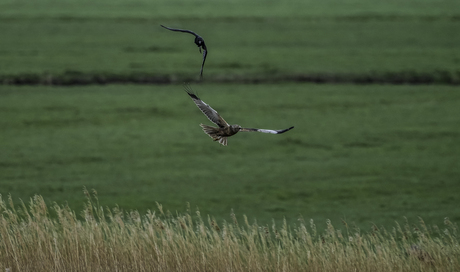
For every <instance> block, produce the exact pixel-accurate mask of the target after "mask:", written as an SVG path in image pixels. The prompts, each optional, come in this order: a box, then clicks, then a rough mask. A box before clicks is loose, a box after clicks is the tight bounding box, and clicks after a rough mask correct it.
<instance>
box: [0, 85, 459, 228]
mask: <svg viewBox="0 0 460 272" xmlns="http://www.w3.org/2000/svg"><path fill="white" fill-rule="evenodd" d="M192 87H194V89H195V91H197V92H198V93H199V95H200V96H201V98H202V99H203V100H204V101H205V102H207V103H209V104H210V105H211V106H212V107H214V109H216V110H217V111H219V112H220V113H221V114H222V116H224V118H225V119H226V120H227V121H228V122H230V123H237V124H240V125H242V126H247V127H260V128H273V129H281V128H286V127H289V126H292V125H293V126H295V129H294V130H292V131H290V132H288V133H286V134H283V135H269V134H261V133H239V134H237V135H235V136H234V137H231V138H229V145H228V146H227V147H223V146H220V145H219V144H217V143H215V142H212V140H211V138H209V137H208V136H207V135H205V134H204V133H203V132H202V131H201V128H200V127H199V126H198V125H199V124H200V123H201V122H203V123H205V124H210V122H209V121H208V120H207V119H206V117H205V116H204V115H203V114H202V113H201V112H200V111H199V110H198V108H196V106H195V105H194V104H193V102H192V101H191V100H190V98H189V97H188V96H187V94H186V93H185V92H184V91H183V87H182V86H181V85H167V86H135V85H124V86H119V85H117V86H115V85H114V86H89V87H72V88H68V87H59V88H58V87H52V88H50V87H14V86H3V87H1V92H0V95H1V97H2V99H1V100H0V110H1V113H2V117H3V118H2V120H1V124H0V126H1V127H2V133H1V134H0V142H1V149H2V152H1V155H0V167H1V169H2V171H0V175H1V176H0V179H1V180H2V185H1V186H2V194H4V195H5V194H9V193H11V194H12V195H13V197H14V198H22V199H25V200H27V199H28V198H29V197H31V196H32V195H34V194H40V195H42V196H44V197H45V199H47V200H49V201H51V200H53V201H57V202H58V203H61V204H63V203H65V202H68V203H69V205H70V206H71V207H75V208H77V209H78V208H81V205H82V204H83V199H84V196H83V194H82V193H81V191H82V188H83V186H86V187H87V188H93V189H96V190H97V191H98V192H99V198H100V201H101V205H104V206H106V205H107V206H110V207H112V206H114V205H115V204H118V205H119V206H120V207H121V208H123V209H126V210H129V209H136V210H139V211H141V212H145V210H147V209H153V208H154V207H155V206H156V204H155V202H159V203H161V204H163V206H164V208H165V209H168V210H170V211H172V212H173V213H174V211H176V210H177V211H184V210H185V208H186V203H187V202H189V203H190V205H191V207H199V209H200V210H201V211H202V214H211V215H213V216H215V217H216V218H217V219H219V220H221V219H228V216H229V214H230V212H231V209H233V210H234V212H235V213H236V214H237V215H239V216H242V215H243V214H246V215H247V216H249V218H252V219H255V218H256V219H257V220H258V221H259V222H266V223H269V222H271V219H272V218H274V219H276V220H282V219H283V217H286V218H287V219H288V220H289V222H291V223H292V222H295V220H296V219H297V218H298V216H299V215H302V216H303V217H305V218H313V219H315V221H317V222H323V223H324V222H325V220H326V219H331V220H332V221H333V222H340V220H341V219H346V220H347V221H349V222H356V224H358V225H359V226H362V227H366V226H369V225H370V224H371V222H374V223H376V224H378V225H380V224H382V225H392V224H393V221H394V220H401V219H402V217H403V216H407V217H409V218H411V219H416V217H417V216H421V217H422V218H424V220H425V221H426V222H427V223H439V222H441V221H442V220H443V218H444V217H450V218H451V219H452V220H459V219H460V217H459V214H460V211H459V208H458V205H457V203H458V201H459V196H458V193H457V192H458V189H459V183H458V182H459V180H458V177H459V174H460V167H459V166H460V165H459V160H458V154H459V152H460V150H459V148H460V147H459V145H458V143H457V141H458V137H459V135H460V127H459V126H458V124H459V122H460V108H459V107H458V105H459V103H460V101H459V100H460V93H459V92H458V89H457V88H456V87H448V86H444V87H443V86H378V85H368V86H354V85H312V84H280V85H277V84H269V85H238V84H228V85H211V84H205V85H195V86H193V85H192Z"/></svg>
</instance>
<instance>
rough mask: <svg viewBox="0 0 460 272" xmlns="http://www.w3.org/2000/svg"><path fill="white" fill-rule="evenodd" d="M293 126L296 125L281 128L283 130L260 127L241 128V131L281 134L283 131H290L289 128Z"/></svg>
mask: <svg viewBox="0 0 460 272" xmlns="http://www.w3.org/2000/svg"><path fill="white" fill-rule="evenodd" d="M293 128H294V127H290V128H287V129H281V130H272V129H260V128H240V131H245V132H251V131H256V132H262V133H271V134H281V133H285V132H286V131H289V130H291V129H293Z"/></svg>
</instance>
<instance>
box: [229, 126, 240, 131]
mask: <svg viewBox="0 0 460 272" xmlns="http://www.w3.org/2000/svg"><path fill="white" fill-rule="evenodd" d="M230 127H231V128H232V130H240V128H241V126H240V125H231V126H230Z"/></svg>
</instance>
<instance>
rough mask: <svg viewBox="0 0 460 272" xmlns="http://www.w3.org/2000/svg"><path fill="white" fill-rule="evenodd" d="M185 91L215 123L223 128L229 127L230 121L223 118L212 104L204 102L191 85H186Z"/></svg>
mask: <svg viewBox="0 0 460 272" xmlns="http://www.w3.org/2000/svg"><path fill="white" fill-rule="evenodd" d="M184 86H185V91H186V92H187V94H188V95H189V96H190V97H191V98H192V100H193V102H195V104H196V106H197V107H198V108H199V109H200V110H201V111H202V112H203V113H204V115H206V117H208V119H209V120H210V121H211V122H213V123H214V124H216V125H218V126H219V127H221V128H224V127H228V126H229V125H228V123H227V122H226V121H225V120H224V118H222V117H221V116H220V115H219V113H217V111H215V110H214V109H213V108H211V106H209V105H208V104H206V103H204V102H203V101H202V100H201V99H200V98H198V96H196V94H194V93H193V91H192V88H190V86H189V85H184Z"/></svg>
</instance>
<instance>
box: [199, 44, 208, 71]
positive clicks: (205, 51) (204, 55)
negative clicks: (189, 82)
mask: <svg viewBox="0 0 460 272" xmlns="http://www.w3.org/2000/svg"><path fill="white" fill-rule="evenodd" d="M207 55H208V50H206V49H204V50H203V62H202V63H201V71H200V78H203V67H204V62H205V61H206V56H207Z"/></svg>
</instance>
